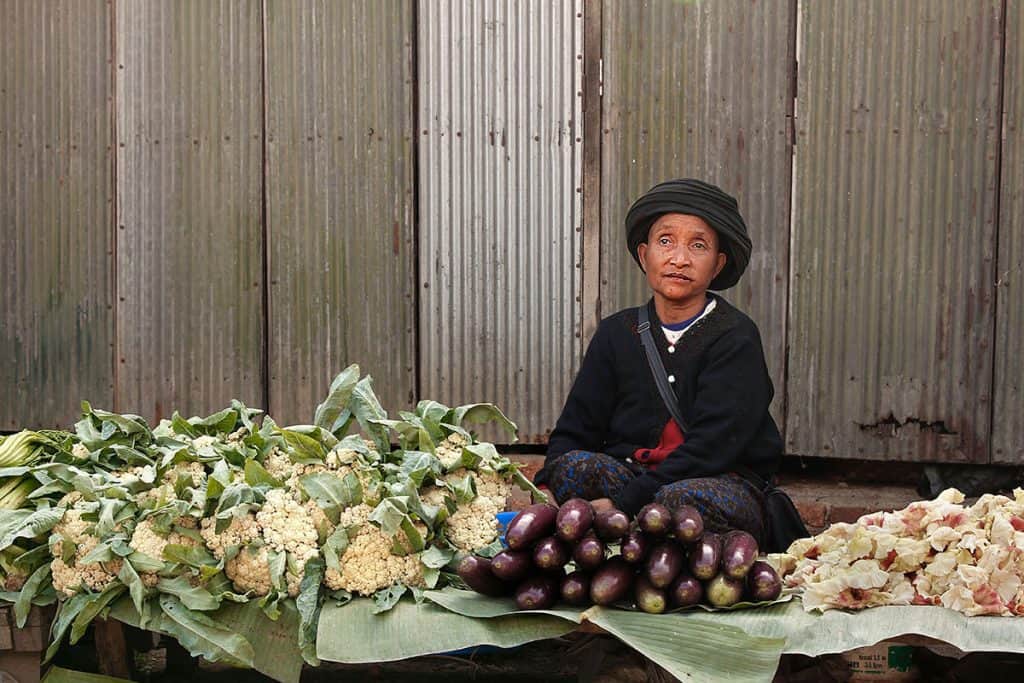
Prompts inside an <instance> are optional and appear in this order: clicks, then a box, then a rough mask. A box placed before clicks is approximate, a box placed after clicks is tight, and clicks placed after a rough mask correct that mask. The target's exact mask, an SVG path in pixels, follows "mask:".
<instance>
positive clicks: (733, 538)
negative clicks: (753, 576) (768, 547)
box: [722, 531, 757, 579]
mask: <svg viewBox="0 0 1024 683" xmlns="http://www.w3.org/2000/svg"><path fill="white" fill-rule="evenodd" d="M756 559H757V541H756V540H754V537H753V536H751V535H750V534H748V533H747V532H746V531H730V532H729V533H727V534H726V535H725V536H724V537H723V538H722V573H723V574H725V575H726V576H728V577H730V578H733V579H742V578H744V577H746V575H747V572H749V571H750V568H751V566H753V564H754V560H756Z"/></svg>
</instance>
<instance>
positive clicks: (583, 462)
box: [535, 179, 782, 541]
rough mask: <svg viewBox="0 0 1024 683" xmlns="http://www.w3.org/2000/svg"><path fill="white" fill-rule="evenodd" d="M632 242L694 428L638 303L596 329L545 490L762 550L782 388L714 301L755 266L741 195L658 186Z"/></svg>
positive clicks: (740, 317) (633, 226)
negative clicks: (695, 524)
mask: <svg viewBox="0 0 1024 683" xmlns="http://www.w3.org/2000/svg"><path fill="white" fill-rule="evenodd" d="M626 242H627V245H628V247H629V252H630V254H631V255H632V256H633V258H634V259H636V261H637V263H638V264H639V265H640V267H641V269H643V271H644V273H645V274H646V275H647V283H648V284H649V285H650V288H651V291H652V295H653V296H652V298H651V300H650V301H649V302H648V303H647V304H646V308H647V314H648V318H649V321H650V329H651V330H652V331H653V333H654V334H653V336H654V340H655V343H656V346H657V350H658V353H659V355H660V357H661V360H662V362H663V364H664V366H665V370H666V372H667V373H668V381H669V383H670V386H671V387H672V389H673V391H674V394H675V399H676V400H677V401H678V405H679V409H680V412H681V416H682V418H683V424H685V425H686V429H685V431H684V430H683V429H682V428H681V427H680V425H678V424H677V423H676V421H675V420H673V419H672V417H671V415H670V413H669V409H668V407H667V405H666V404H665V402H664V401H663V400H662V398H661V395H660V394H659V392H658V388H657V385H656V384H655V379H654V374H653V372H652V370H651V367H650V366H649V365H648V360H647V357H646V356H645V353H644V348H643V346H642V345H641V336H640V334H639V332H638V329H637V328H638V317H639V316H638V314H639V311H640V309H637V308H627V309H625V310H622V311H619V312H618V313H616V314H614V315H612V316H610V317H608V318H605V319H604V320H602V321H601V324H600V325H599V326H598V329H597V332H596V333H595V334H594V338H593V339H592V340H591V342H590V345H589V347H588V348H587V352H586V354H585V356H584V358H583V363H582V365H581V366H580V369H579V374H578V375H577V376H576V380H575V382H574V383H573V386H572V389H571V391H570V392H569V396H568V398H567V399H566V402H565V407H564V408H563V409H562V414H561V416H560V417H559V418H558V423H557V425H556V426H555V429H554V431H553V432H552V434H551V438H550V441H549V445H548V451H547V457H546V459H545V462H544V467H543V468H542V469H541V470H540V472H538V474H537V476H536V479H535V481H536V483H537V484H538V485H540V486H543V487H546V488H548V489H549V490H550V492H551V493H552V494H553V495H554V497H555V498H556V499H557V501H558V502H560V503H561V502H564V501H566V500H567V499H569V498H575V497H582V498H586V499H588V500H590V501H591V502H592V503H593V505H594V508H595V509H596V510H599V511H600V510H601V509H607V508H610V507H617V508H619V509H621V510H623V511H625V512H627V513H629V514H630V515H634V514H636V513H637V512H638V511H639V510H640V508H641V507H643V506H644V505H645V504H647V503H649V502H651V501H652V500H653V501H657V502H659V503H662V504H664V505H666V506H668V507H669V508H675V507H679V506H682V505H692V506H694V507H695V508H697V509H698V510H699V511H700V513H701V515H702V516H703V517H704V520H705V525H706V527H707V528H708V529H709V530H712V531H724V530H726V529H743V530H745V531H748V532H750V533H751V534H753V536H754V537H755V538H756V539H758V540H759V541H763V540H764V538H765V535H766V534H765V532H766V525H765V514H764V497H763V494H762V493H761V489H760V487H759V486H758V485H757V484H756V483H754V482H755V481H756V480H757V479H758V478H759V477H760V478H766V479H767V478H770V477H771V476H772V475H773V474H774V472H775V471H776V470H777V468H778V465H779V462H780V459H781V455H782V439H781V437H780V436H779V430H778V427H777V426H776V425H775V421H774V420H773V419H772V417H771V415H770V414H769V413H768V406H769V404H771V401H772V395H773V388H772V382H771V379H770V378H769V376H768V369H767V366H766V364H765V359H764V351H763V349H762V348H761V337H760V334H759V333H758V330H757V326H756V325H755V324H754V323H753V321H751V320H750V318H748V317H747V316H746V315H744V314H743V313H741V312H740V311H738V310H737V309H736V308H734V307H733V306H732V305H730V304H729V303H728V302H727V301H725V299H723V298H721V297H720V296H717V295H715V294H710V293H709V292H708V290H709V289H714V290H723V289H727V288H729V287H732V286H733V285H735V284H736V282H737V281H738V280H739V278H740V276H741V275H742V274H743V271H744V270H745V269H746V267H747V264H748V263H749V261H750V251H751V242H750V238H749V236H748V235H747V227H746V224H745V223H744V221H743V218H742V216H740V214H739V210H738V208H737V204H736V200H735V199H734V198H733V197H731V196H729V195H728V194H726V193H725V192H723V191H722V190H721V189H719V188H717V187H715V186H713V185H709V184H707V183H704V182H701V181H698V180H691V179H686V180H673V181H669V182H665V183H662V184H660V185H656V186H655V187H653V188H651V190H650V191H648V192H647V193H646V194H645V195H643V196H642V197H640V198H639V199H638V200H637V201H636V202H635V203H634V204H633V206H632V207H630V209H629V213H628V214H627V216H626ZM740 472H743V474H740Z"/></svg>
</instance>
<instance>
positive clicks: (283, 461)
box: [263, 446, 302, 481]
mask: <svg viewBox="0 0 1024 683" xmlns="http://www.w3.org/2000/svg"><path fill="white" fill-rule="evenodd" d="M263 467H264V468H265V469H266V470H267V472H268V473H269V474H270V476H272V477H274V478H275V479H277V480H278V481H288V480H289V479H291V478H292V476H293V475H294V474H295V469H296V468H297V467H298V468H301V467H302V465H296V464H295V463H293V462H292V459H291V458H289V457H288V453H286V452H285V451H284V450H283V449H281V448H278V447H276V446H275V447H274V448H271V449H270V452H269V453H267V457H266V459H265V460H264V461H263Z"/></svg>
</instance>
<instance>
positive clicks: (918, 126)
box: [786, 0, 1002, 462]
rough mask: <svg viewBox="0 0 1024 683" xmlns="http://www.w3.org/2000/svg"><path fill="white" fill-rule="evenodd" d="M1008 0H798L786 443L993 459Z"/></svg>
mask: <svg viewBox="0 0 1024 683" xmlns="http://www.w3.org/2000/svg"><path fill="white" fill-rule="evenodd" d="M1000 5H1001V3H1000V2H999V0H991V1H988V2H960V1H959V0H942V1H938V0H936V1H935V2H908V3H893V2H881V1H878V2H857V3H850V2H840V1H833V2H820V1H815V2H806V3H801V5H800V7H801V11H800V16H799V21H800V27H799V29H798V35H799V36H800V41H799V45H798V53H797V54H798V60H799V76H798V84H797V92H798V100H797V106H796V127H797V128H796V129H797V138H796V140H797V142H796V157H795V165H796V171H795V174H794V176H795V188H794V189H795V192H794V200H793V203H794V209H793V239H792V244H793V254H792V285H791V297H792V298H791V311H792V319H791V320H792V322H791V325H792V327H791V329H790V335H789V338H790V350H791V352H790V358H789V380H788V386H787V390H788V398H787V405H788V406H789V410H788V414H787V433H786V437H787V438H786V450H787V452H790V453H798V454H806V455H827V456H833V457H839V458H865V459H877V460H903V461H908V460H913V461H949V462H954V461H969V462H986V461H988V457H989V453H988V436H989V428H990V411H991V406H992V403H991V401H992V362H993V356H992V344H991V337H992V330H993V324H994V318H993V316H994V313H995V304H994V300H993V298H994V297H993V294H994V288H993V281H992V275H993V267H994V263H993V259H994V256H995V253H994V251H995V210H996V194H997V187H996V184H997V178H998V174H997V170H996V162H995V160H996V159H997V149H998V145H999V139H998V132H997V131H998V127H999V108H998V103H999V85H1000V51H1001V45H1000V40H1001V35H1002V27H1001V25H1000V21H1001V15H1000Z"/></svg>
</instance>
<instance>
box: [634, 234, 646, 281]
mask: <svg viewBox="0 0 1024 683" xmlns="http://www.w3.org/2000/svg"><path fill="white" fill-rule="evenodd" d="M636 255H637V258H639V259H640V270H642V271H644V272H645V273H646V272H647V242H641V243H640V244H639V245H637V248H636Z"/></svg>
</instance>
